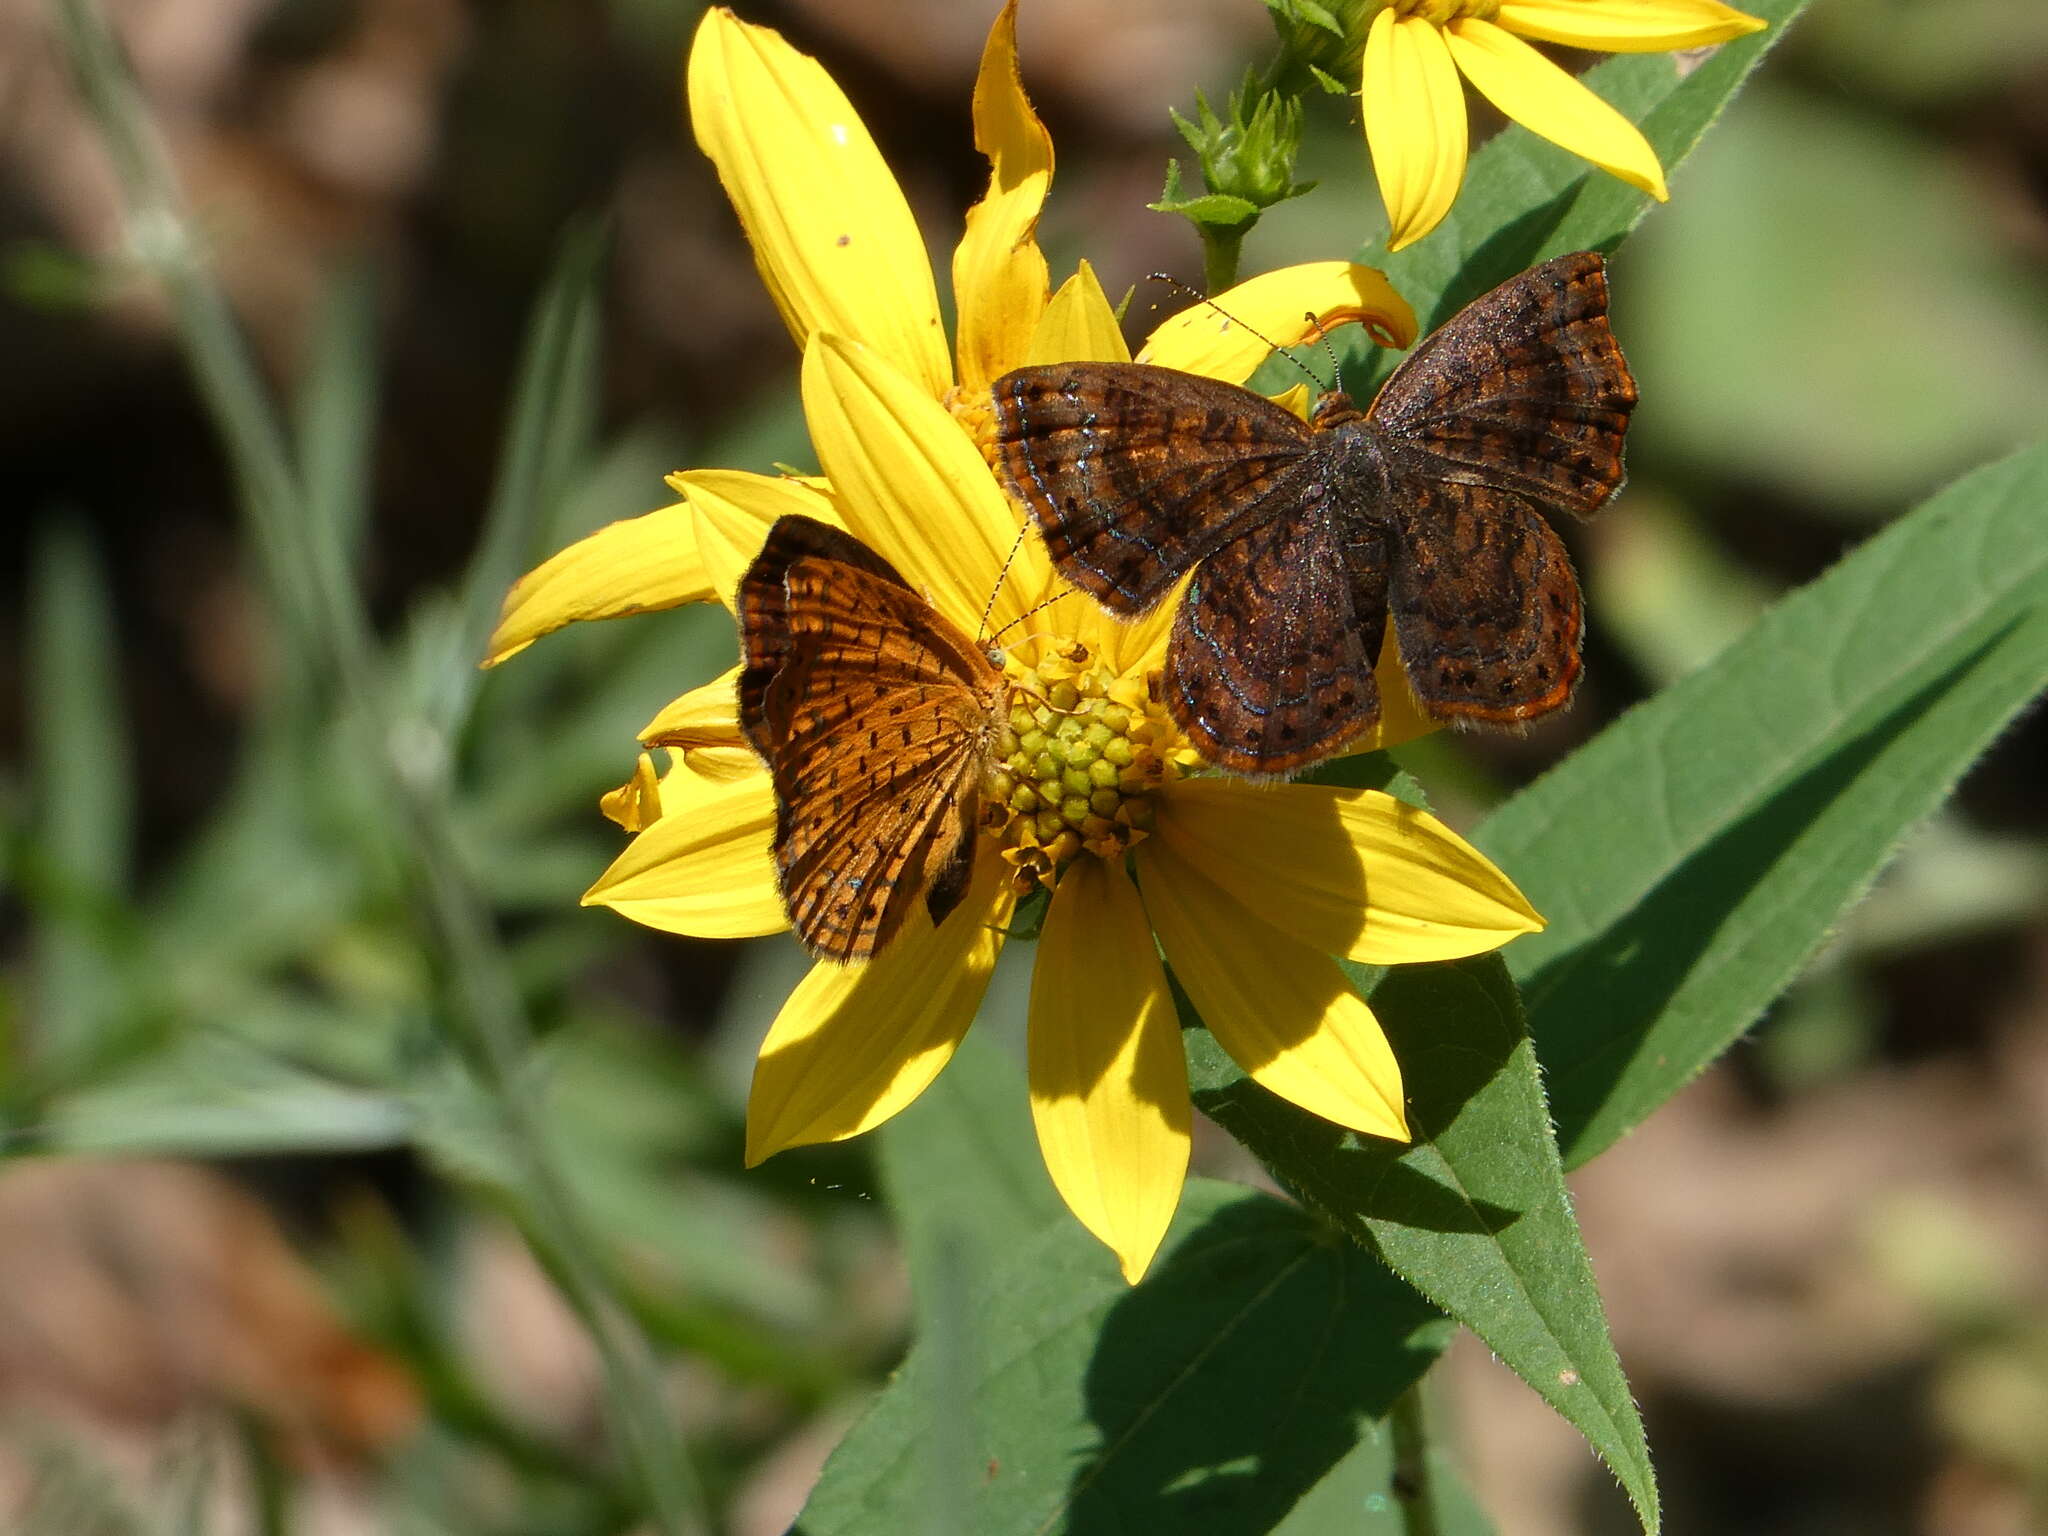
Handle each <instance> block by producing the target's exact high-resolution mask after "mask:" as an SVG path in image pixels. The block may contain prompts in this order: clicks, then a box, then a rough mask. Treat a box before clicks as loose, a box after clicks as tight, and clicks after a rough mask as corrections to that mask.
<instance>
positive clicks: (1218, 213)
mask: <svg viewBox="0 0 2048 1536" xmlns="http://www.w3.org/2000/svg"><path fill="white" fill-rule="evenodd" d="M1145 206H1146V207H1147V208H1150V209H1151V210H1152V211H1153V212H1154V213H1177V214H1179V215H1181V216H1182V217H1183V218H1185V219H1187V220H1188V221H1189V222H1190V223H1193V224H1214V225H1218V226H1220V227H1221V228H1224V229H1233V228H1235V227H1237V226H1238V225H1240V224H1244V223H1247V222H1248V221H1250V220H1253V219H1256V218H1258V216H1259V206H1258V204H1257V203H1254V202H1251V201H1249V200H1247V199H1245V198H1242V197H1232V196H1231V195H1230V194H1229V193H1227V192H1205V193H1204V194H1202V196H1200V197H1190V198H1185V199H1183V200H1182V201H1180V202H1169V201H1166V200H1163V199H1162V200H1161V201H1159V202H1156V203H1147V204H1146V205H1145Z"/></svg>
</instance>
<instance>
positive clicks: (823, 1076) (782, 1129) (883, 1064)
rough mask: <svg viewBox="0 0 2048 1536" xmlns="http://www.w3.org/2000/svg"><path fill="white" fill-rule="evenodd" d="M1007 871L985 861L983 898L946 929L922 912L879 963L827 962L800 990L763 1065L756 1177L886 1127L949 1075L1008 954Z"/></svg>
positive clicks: (755, 1118)
mask: <svg viewBox="0 0 2048 1536" xmlns="http://www.w3.org/2000/svg"><path fill="white" fill-rule="evenodd" d="M1007 868H1008V866H1007V865H1005V864H1004V863H1003V861H1002V860H1000V859H996V858H987V857H984V858H982V859H981V860H979V862H978V867H977V868H976V870H975V876H974V885H973V888H972V889H971V890H970V891H969V892H968V894H967V897H966V899H965V900H964V901H962V902H961V903H960V905H959V906H958V907H957V908H955V909H954V911H953V913H952V915H951V916H949V917H948V918H947V919H946V921H945V922H944V923H942V924H940V925H939V927H938V928H936V929H934V928H933V927H932V925H931V923H930V921H929V920H928V919H927V918H926V917H925V916H924V914H923V911H922V909H919V910H918V911H916V912H913V913H912V914H911V918H910V921H909V922H908V923H906V924H905V925H904V927H903V931H902V932H900V933H898V934H897V935H896V937H895V938H894V939H892V940H890V942H889V943H888V945H886V946H885V947H884V948H883V949H882V950H881V952H880V953H878V954H877V955H876V956H875V957H874V958H873V959H872V960H867V961H863V962H861V963H859V964H855V965H837V964H834V963H832V962H830V961H821V962H820V963H819V964H817V965H815V966H813V967H812V968H811V971H810V974H809V975H807V976H806V977H805V978H804V979H803V981H801V982H800V983H798V985H797V989H796V990H795V991H794V992H792V993H790V995H789V1001H788V1002H786V1003H784V1004H783V1005H782V1012H781V1013H780V1014H778V1015H777V1016H776V1019H775V1023H774V1024H773V1025H772V1026H771V1027H770V1028H769V1031H768V1038H767V1039H766V1040H764V1041H762V1042H761V1055H760V1059H759V1060H758V1061H756V1062H755V1064H754V1087H753V1092H752V1093H751V1094H750V1095H749V1096H748V1098H747V1166H748V1167H752V1166H753V1165H754V1164H756V1163H758V1162H760V1161H761V1160H762V1159H763V1158H765V1157H772V1156H774V1155H775V1154H776V1153H777V1152H780V1151H781V1150H782V1149H783V1148H785V1147H798V1146H805V1145H808V1144H809V1143H811V1142H817V1141H842V1140H844V1139H845V1138H846V1137H848V1136H857V1135H859V1134H860V1133H861V1132H862V1131H865V1130H868V1129H870V1128H871V1127H873V1126H877V1125H880V1124H881V1123H882V1122H883V1121H884V1120H886V1119H888V1118H889V1117H890V1116H891V1115H893V1114H895V1113H896V1111H897V1110H899V1109H901V1108H903V1107H904V1106H905V1105H906V1104H908V1103H909V1102H910V1101H911V1100H912V1099H914V1098H916V1097H917V1096H918V1095H919V1094H920V1093H922V1092H924V1090H925V1089H926V1088H927V1087H928V1086H929V1085H930V1083H931V1080H932V1079H933V1078H935V1077H937V1076H938V1075H939V1069H940V1068H942V1067H943V1066H945V1064H946V1063H947V1062H948V1061H949V1060H951V1059H952V1055H953V1050H954V1048H955V1047H956V1046H958V1045H959V1043H960V1038H961V1036H963V1035H965V1034H966V1033H967V1026H968V1025H969V1024H971V1023H972V1022H973V1021H974V1013H975V1010H976V1009H977V1008H979V1007H980V1006H981V995H982V993H983V992H984V991H986V990H987V988H988V978H989V973H990V972H991V971H993V970H994V969H995V963H996V955H997V954H998V953H999V952H1000V951H1001V949H1002V943H1003V937H1002V933H1001V932H1000V929H1001V926H1002V924H1003V923H1005V922H1006V921H1008V919H1009V913H1010V908H1011V906H1012V901H1011V898H1010V896H1009V893H1008V891H1007V890H1006V889H1005V888H1004V885H1003V879H1002V874H1001V871H1003V870H1006V869H1007Z"/></svg>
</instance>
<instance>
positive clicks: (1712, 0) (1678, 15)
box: [1494, 0, 1769, 53]
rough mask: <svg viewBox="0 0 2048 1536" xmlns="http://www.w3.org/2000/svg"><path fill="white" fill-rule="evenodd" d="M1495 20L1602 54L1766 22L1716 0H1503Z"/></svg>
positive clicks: (1724, 36)
mask: <svg viewBox="0 0 2048 1536" xmlns="http://www.w3.org/2000/svg"><path fill="white" fill-rule="evenodd" d="M1494 20H1495V22H1496V23H1497V24H1498V25H1500V26H1502V27H1505V28H1506V29H1507V30H1508V31H1510V32H1513V33H1516V34H1517V35H1519V36H1521V37H1533V38H1535V39H1536V41H1538V42H1539V43H1563V44H1564V45H1565V46H1567V47H1570V48H1591V49H1595V50H1597V51H1599V52H1601V53H1662V52H1664V51H1665V50H1666V49H1667V48H1705V47H1708V46H1709V45H1711V44H1714V43H1725V42H1727V41H1728V40H1729V39H1730V38H1736V37H1742V36H1744V35H1745V34H1747V33H1750V32H1761V31H1762V30H1763V29H1764V28H1765V27H1766V26H1767V25H1769V23H1767V22H1765V21H1763V20H1761V19H1760V18H1758V17H1755V16H1750V15H1747V14H1745V13H1744V12H1742V11H1738V10H1736V9H1734V8H1733V7H1732V6H1726V5H1722V4H1721V3H1720V0H1502V4H1501V8H1500V14H1499V15H1498V16H1496V17H1495V18H1494Z"/></svg>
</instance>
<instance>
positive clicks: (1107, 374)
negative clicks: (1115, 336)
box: [992, 363, 1311, 615]
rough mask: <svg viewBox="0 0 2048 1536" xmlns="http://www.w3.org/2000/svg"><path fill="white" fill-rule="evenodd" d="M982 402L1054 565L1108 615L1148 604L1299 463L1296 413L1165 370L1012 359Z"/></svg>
mask: <svg viewBox="0 0 2048 1536" xmlns="http://www.w3.org/2000/svg"><path fill="white" fill-rule="evenodd" d="M992 400H993V403H994V407H995V413H996V460H997V463H998V464H999V465H1000V466H1001V467H1002V470H1003V474H1004V476H1005V478H1006V479H1007V480H1008V481H1009V484H1010V488H1011V489H1012V490H1013V491H1014V492H1015V493H1016V495H1017V498H1018V499H1019V500H1020V501H1022V502H1023V503H1024V505H1025V506H1026V507H1027V508H1028V509H1029V510H1030V513H1031V517H1032V520H1033V521H1034V522H1035V523H1036V524H1037V525H1038V530H1039V532H1040V534H1041V535H1043V537H1044V539H1045V544H1046V548H1047V549H1048V550H1049V551H1050V552H1051V554H1052V557H1053V560H1054V562H1055V563H1056V564H1057V565H1058V566H1059V568H1060V572H1061V574H1062V575H1064V576H1065V577H1066V578H1067V579H1068V580H1069V581H1071V582H1073V584H1074V585H1075V586H1077V587H1079V588H1081V589H1082V590H1083V591H1084V592H1087V593H1088V594H1089V595H1090V596H1091V597H1093V598H1094V599H1095V600H1096V601H1097V602H1099V603H1101V604H1102V605H1103V606H1104V607H1106V608H1108V609H1110V610H1111V611H1113V612H1115V613H1119V614H1125V615H1132V614H1139V613H1144V612H1145V611H1147V610H1148V609H1150V608H1152V607H1153V606H1154V605H1155V604H1157V603H1158V601H1159V600H1160V599H1161V598H1162V597H1164V596H1165V595H1166V594H1167V593H1168V592H1170V591H1172V590H1173V587H1174V584H1175V583H1176V582H1178V581H1179V580H1180V578H1181V577H1182V576H1184V575H1186V574H1187V573H1188V571H1189V570H1191V569H1192V568H1193V567H1194V566H1195V565H1196V564H1197V563H1199V562H1200V561H1202V560H1204V559H1206V558H1207V557H1208V556H1210V555H1212V554H1214V553H1215V552H1216V551H1217V550H1218V549H1219V548H1221V547H1222V546H1223V545H1224V544H1225V543H1227V542H1228V541H1229V540H1231V539H1233V538H1236V537H1238V536H1239V535H1241V534H1243V533H1245V532H1247V531H1248V530H1250V529H1252V528H1255V527H1257V526H1258V525H1259V524H1260V523H1261V522H1263V521H1264V520H1265V519H1267V518H1269V517H1271V516H1273V515H1274V514H1275V513H1276V512H1277V511H1278V510H1279V509H1280V508H1281V507H1283V506H1284V505H1286V504H1287V502H1288V499H1289V492H1290V487H1291V486H1292V484H1293V483H1294V482H1295V481H1296V480H1297V479H1298V478H1299V477H1300V476H1301V475H1302V474H1304V473H1306V472H1307V465H1306V459H1307V455H1308V452H1309V447H1310V443H1311V433H1310V430H1309V428H1308V425H1307V424H1306V423H1305V422H1303V421H1302V420H1301V419H1300V418H1299V417H1298V416H1295V415H1294V414H1293V413H1292V412H1289V411H1286V410H1283V409H1282V408H1281V407H1279V406H1277V405H1274V404H1273V403H1272V402H1270V401H1268V400H1265V399H1263V398H1261V397H1260V396H1258V395H1254V394H1252V393H1251V392H1250V391H1248V390H1243V389H1239V388H1238V387H1237V386H1235V385H1232V384H1222V383H1218V382H1217V381H1216V380H1213V379H1204V378H1198V377H1196V376H1195V375H1193V374H1186V373H1180V372H1178V371H1176V370H1174V369H1171V368H1155V367H1151V366H1149V365H1147V364H1144V363H1062V364H1055V365H1052V366H1047V367H1034V368H1019V369H1017V370H1016V371H1015V372H1014V373H1008V374H1005V375H1004V376H1003V377H1002V378H1000V379H998V380H996V383H995V387H994V390H993V394H992Z"/></svg>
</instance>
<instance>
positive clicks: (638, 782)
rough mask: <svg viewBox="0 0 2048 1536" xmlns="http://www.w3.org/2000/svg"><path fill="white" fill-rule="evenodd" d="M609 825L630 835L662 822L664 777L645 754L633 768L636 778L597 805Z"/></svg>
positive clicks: (627, 781)
mask: <svg viewBox="0 0 2048 1536" xmlns="http://www.w3.org/2000/svg"><path fill="white" fill-rule="evenodd" d="M597 808H598V809H599V810H600V811H602V812H604V815H605V819H606V820H607V821H613V822H617V823H618V824H619V825H620V826H621V827H624V828H625V829H626V830H627V831H628V832H644V831H646V830H647V829H648V828H649V827H651V826H653V825H654V824H655V823H656V822H657V821H659V820H661V776H660V775H659V774H657V773H656V772H655V771H654V759H653V758H651V757H649V756H648V755H647V754H646V753H645V752H642V753H641V754H640V761H639V762H637V763H635V764H634V765H633V777H632V778H630V779H628V780H626V782H625V783H623V784H621V785H620V786H619V787H618V788H617V789H615V790H613V791H612V792H611V793H610V794H608V795H606V796H605V797H604V798H603V799H601V800H599V801H598V802H597Z"/></svg>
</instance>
